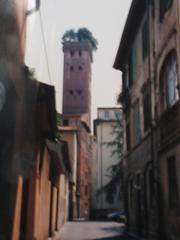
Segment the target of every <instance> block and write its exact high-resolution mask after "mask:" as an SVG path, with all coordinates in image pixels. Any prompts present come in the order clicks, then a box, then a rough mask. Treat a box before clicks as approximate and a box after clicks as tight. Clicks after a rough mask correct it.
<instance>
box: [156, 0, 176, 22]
mask: <svg viewBox="0 0 180 240" xmlns="http://www.w3.org/2000/svg"><path fill="white" fill-rule="evenodd" d="M172 2H173V0H160V2H159V3H160V6H159V10H160V21H162V20H163V17H164V14H165V12H166V11H167V10H168V9H169V8H170V7H171V5H172Z"/></svg>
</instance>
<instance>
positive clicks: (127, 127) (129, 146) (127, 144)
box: [126, 122, 131, 151]
mask: <svg viewBox="0 0 180 240" xmlns="http://www.w3.org/2000/svg"><path fill="white" fill-rule="evenodd" d="M126 146H127V151H129V150H130V148H131V140H130V123H129V122H128V123H127V124H126Z"/></svg>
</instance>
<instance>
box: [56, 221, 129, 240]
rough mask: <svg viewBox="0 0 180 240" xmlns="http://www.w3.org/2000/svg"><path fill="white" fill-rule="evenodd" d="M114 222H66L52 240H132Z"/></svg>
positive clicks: (118, 224)
mask: <svg viewBox="0 0 180 240" xmlns="http://www.w3.org/2000/svg"><path fill="white" fill-rule="evenodd" d="M123 228H124V227H123V225H122V224H120V223H116V222H84V221H77V222H68V223H66V224H65V226H64V227H63V228H62V230H61V231H60V232H59V234H58V236H57V237H56V238H55V239H54V240H96V239H97V240H98V239H99V240H134V238H132V237H129V236H127V235H125V234H123Z"/></svg>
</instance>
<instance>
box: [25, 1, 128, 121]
mask: <svg viewBox="0 0 180 240" xmlns="http://www.w3.org/2000/svg"><path fill="white" fill-rule="evenodd" d="M29 1H30V2H31V3H32V5H33V2H34V1H35V0H29ZM41 2H42V4H41V11H40V12H37V13H34V14H32V15H31V16H29V17H28V28H27V44H26V64H27V65H28V66H29V67H32V68H34V69H35V71H36V75H37V77H38V80H39V81H42V82H45V83H48V84H51V85H54V86H55V88H56V107H57V110H58V111H59V112H61V109H62V84H63V52H62V44H61V37H62V35H63V34H64V33H65V32H66V30H69V29H71V28H73V29H75V30H77V29H78V28H81V27H86V28H88V29H89V30H90V31H91V32H92V34H93V35H94V37H95V38H96V39H97V40H98V42H99V47H98V50H97V51H96V52H94V54H93V59H94V62H93V64H92V118H96V113H97V107H109V106H110V107H111V106H112V107H113V106H117V105H116V96H117V94H118V93H119V92H120V85H121V74H120V72H119V71H117V70H115V69H113V68H112V66H113V63H114V60H115V56H116V52H117V49H118V46H119V42H120V37H121V34H122V31H123V28H124V24H125V21H126V18H127V14H128V11H129V8H130V4H131V2H132V0H42V1H41ZM41 20H42V21H41ZM42 29H43V31H42ZM43 38H44V40H43ZM45 46H46V47H45ZM46 56H47V57H46ZM47 59H48V60H47ZM48 65H49V73H48V67H47V66H48Z"/></svg>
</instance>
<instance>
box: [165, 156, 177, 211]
mask: <svg viewBox="0 0 180 240" xmlns="http://www.w3.org/2000/svg"><path fill="white" fill-rule="evenodd" d="M167 170H168V199H169V207H170V208H176V207H178V186H177V176H176V159H175V156H172V157H170V158H168V160H167Z"/></svg>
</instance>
